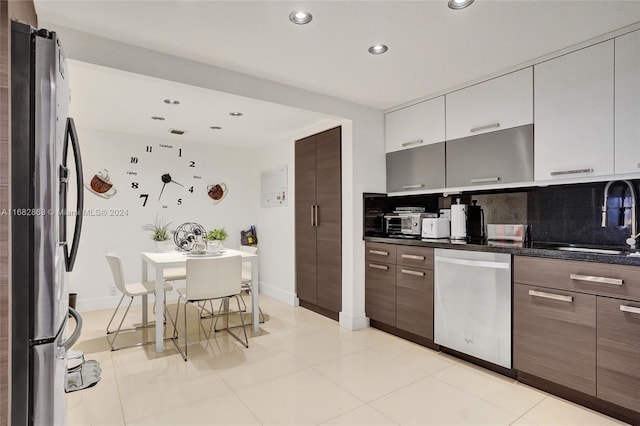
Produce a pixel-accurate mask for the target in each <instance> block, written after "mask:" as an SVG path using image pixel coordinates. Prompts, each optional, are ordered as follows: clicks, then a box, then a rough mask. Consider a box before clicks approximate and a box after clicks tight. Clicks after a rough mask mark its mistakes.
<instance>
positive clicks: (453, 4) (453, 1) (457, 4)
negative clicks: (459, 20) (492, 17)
mask: <svg viewBox="0 0 640 426" xmlns="http://www.w3.org/2000/svg"><path fill="white" fill-rule="evenodd" d="M471 3H473V0H449V3H447V6H449V9H453V10H460V9H464V8H465V7H467V6H469V5H470V4H471Z"/></svg>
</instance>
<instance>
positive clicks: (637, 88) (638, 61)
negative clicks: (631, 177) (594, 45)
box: [615, 31, 640, 174]
mask: <svg viewBox="0 0 640 426" xmlns="http://www.w3.org/2000/svg"><path fill="white" fill-rule="evenodd" d="M615 47H616V59H615V61H616V68H615V69H616V80H615V87H616V89H615V90H616V98H615V99H616V100H615V102H616V106H615V123H616V124H615V126H616V127H615V128H616V133H615V173H616V174H620V173H638V172H640V31H635V32H632V33H630V34H626V35H623V36H622V37H618V38H616V39H615Z"/></svg>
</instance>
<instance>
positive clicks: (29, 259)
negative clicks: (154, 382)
mask: <svg viewBox="0 0 640 426" xmlns="http://www.w3.org/2000/svg"><path fill="white" fill-rule="evenodd" d="M68 78H69V76H68V73H67V69H66V61H65V57H64V52H63V51H62V49H61V47H60V42H59V40H58V39H57V37H56V34H55V33H53V32H49V31H47V30H36V29H34V28H31V27H30V26H28V25H24V24H20V23H17V22H12V26H11V96H12V99H13V102H12V111H11V133H12V145H11V206H12V209H13V211H14V212H16V214H14V215H13V217H12V221H11V222H12V223H11V233H12V235H11V250H12V253H13V257H12V264H11V267H12V282H11V286H12V287H11V290H12V291H11V298H12V299H11V306H12V312H11V322H12V324H11V357H12V360H13V362H12V363H11V398H12V405H11V424H14V425H52V424H54V425H63V424H65V423H66V396H65V385H66V373H67V351H68V350H69V349H70V348H71V346H72V345H73V344H74V343H75V341H76V340H77V339H78V337H79V336H80V332H81V329H82V325H81V324H82V322H81V318H80V317H79V315H78V313H77V312H76V311H75V310H74V309H71V308H69V293H68V283H67V272H68V271H71V270H72V268H73V264H74V261H75V259H76V255H77V254H78V243H79V241H80V231H81V227H82V211H83V193H84V192H83V190H82V185H83V177H82V163H81V159H80V150H79V145H78V138H77V134H76V131H75V125H74V122H73V119H71V118H68V106H69V81H68ZM69 142H71V148H72V149H71V150H69ZM71 151H72V152H73V155H72V156H71V155H68V154H70V152H71ZM67 157H72V161H73V163H74V168H75V173H71V171H70V167H68V163H67ZM70 180H75V181H76V182H75V183H76V186H77V200H76V202H77V204H76V208H77V210H76V211H73V210H67V186H68V185H69V181H70ZM67 212H68V213H69V214H70V215H71V216H72V218H71V219H69V220H72V221H73V220H75V226H74V228H75V229H74V234H73V240H72V242H71V244H69V242H68V241H67V219H68V217H67ZM77 213H79V214H77ZM69 315H71V316H73V317H74V318H75V320H76V327H75V329H74V331H73V334H72V335H71V336H69V337H68V338H67V337H66V334H67V331H66V327H67V319H68V317H69Z"/></svg>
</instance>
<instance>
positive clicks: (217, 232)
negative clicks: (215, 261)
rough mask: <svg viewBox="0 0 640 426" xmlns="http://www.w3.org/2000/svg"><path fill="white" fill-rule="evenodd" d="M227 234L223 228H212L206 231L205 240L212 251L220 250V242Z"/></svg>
mask: <svg viewBox="0 0 640 426" xmlns="http://www.w3.org/2000/svg"><path fill="white" fill-rule="evenodd" d="M228 236H229V235H228V234H227V231H226V229H224V228H218V229H212V230H211V231H209V232H207V242H208V243H209V245H210V246H211V247H212V248H213V250H214V251H218V250H222V242H223V241H224V240H226V239H227V237H228Z"/></svg>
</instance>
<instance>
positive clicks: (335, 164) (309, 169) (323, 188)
mask: <svg viewBox="0 0 640 426" xmlns="http://www.w3.org/2000/svg"><path fill="white" fill-rule="evenodd" d="M341 170H342V166H341V128H340V127H336V128H334V129H330V130H327V131H324V132H321V133H318V134H315V135H312V136H309V137H307V138H304V139H300V140H298V141H296V143H295V230H296V292H297V295H298V298H299V299H300V304H301V305H302V306H306V307H308V308H310V309H314V310H316V311H317V312H320V313H322V314H324V315H327V316H329V317H331V318H333V319H336V320H337V319H338V315H339V312H340V311H341V310H342V210H341V206H342V177H341Z"/></svg>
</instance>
